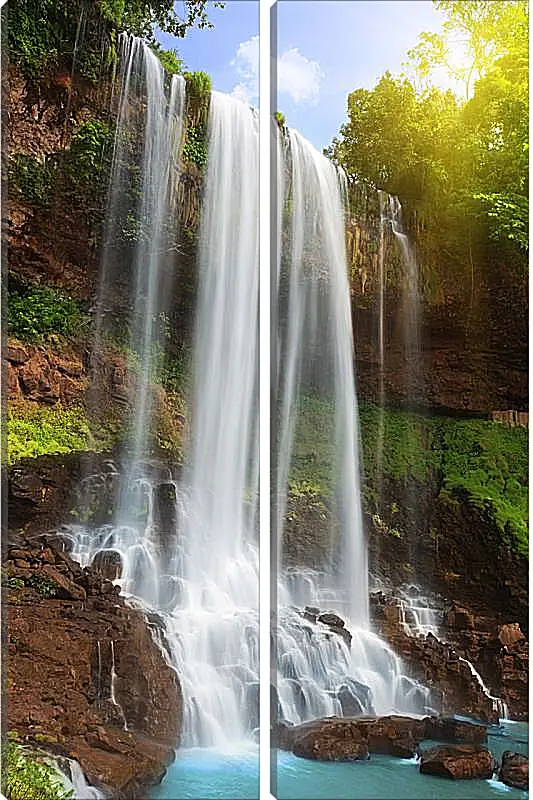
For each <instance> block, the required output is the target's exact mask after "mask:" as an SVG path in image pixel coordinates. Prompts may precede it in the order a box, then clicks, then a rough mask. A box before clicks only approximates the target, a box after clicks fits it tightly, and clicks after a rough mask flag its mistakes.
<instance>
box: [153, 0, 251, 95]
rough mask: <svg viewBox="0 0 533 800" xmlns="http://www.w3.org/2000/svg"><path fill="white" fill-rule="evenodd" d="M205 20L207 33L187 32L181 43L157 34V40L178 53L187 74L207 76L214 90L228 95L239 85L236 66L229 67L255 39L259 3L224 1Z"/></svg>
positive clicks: (249, 0)
mask: <svg viewBox="0 0 533 800" xmlns="http://www.w3.org/2000/svg"><path fill="white" fill-rule="evenodd" d="M209 17H210V19H211V21H212V22H213V24H214V26H215V27H214V28H213V29H211V30H209V29H206V30H191V31H189V32H188V33H187V36H186V37H185V38H184V39H175V38H174V37H173V36H168V35H166V34H162V33H159V34H158V39H159V41H160V42H161V44H162V45H163V47H164V48H165V49H168V50H170V49H176V50H178V52H179V55H180V57H181V58H182V59H183V60H184V61H185V63H186V65H187V67H188V68H189V69H190V70H191V72H195V71H197V70H200V71H202V72H207V73H209V75H211V82H212V86H213V88H214V89H217V90H218V91H221V92H232V91H233V90H234V88H235V86H236V85H238V83H239V74H238V65H236V64H232V61H234V59H235V58H236V56H237V51H238V48H239V45H240V44H241V43H242V42H248V41H250V40H251V39H252V38H253V37H256V36H258V35H259V3H258V2H257V0H227V2H226V6H225V8H223V9H218V8H212V9H210V11H209ZM252 99H255V98H252Z"/></svg>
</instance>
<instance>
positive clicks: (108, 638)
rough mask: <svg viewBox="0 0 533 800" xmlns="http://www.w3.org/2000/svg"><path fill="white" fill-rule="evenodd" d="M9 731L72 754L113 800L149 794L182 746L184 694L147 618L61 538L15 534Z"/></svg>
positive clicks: (10, 577)
mask: <svg viewBox="0 0 533 800" xmlns="http://www.w3.org/2000/svg"><path fill="white" fill-rule="evenodd" d="M3 582H4V585H5V584H7V593H8V600H9V634H8V638H9V656H8V702H9V729H10V730H11V731H13V732H14V733H13V735H14V736H16V737H17V739H18V740H19V741H23V742H28V743H33V744H36V745H39V746H41V747H43V746H44V747H47V748H49V749H51V750H52V751H53V752H57V753H60V754H63V755H66V756H68V757H70V758H74V759H76V760H77V761H79V763H80V764H81V767H82V769H83V771H84V772H85V774H86V776H87V778H88V780H89V782H90V783H92V784H95V785H103V786H104V787H107V788H108V789H110V790H112V793H113V797H128V798H129V797H144V796H145V793H146V791H147V789H146V787H147V785H149V784H150V783H153V782H158V781H159V780H160V779H161V778H162V776H163V775H164V773H165V768H166V766H168V764H169V763H170V762H171V761H172V759H173V757H174V748H175V747H177V746H178V744H179V738H180V725H181V708H182V705H181V691H180V685H179V681H178V678H177V675H176V673H175V671H174V670H173V668H172V667H170V666H169V664H168V663H167V661H166V659H165V657H164V655H163V653H162V651H161V649H160V648H159V647H158V645H157V644H156V643H155V640H154V638H153V636H152V634H151V632H150V629H149V627H148V625H147V623H146V620H145V619H144V616H143V614H142V613H141V612H140V611H138V610H136V609H133V608H131V607H129V606H127V605H126V604H125V602H124V599H123V597H122V596H120V594H119V590H118V587H115V586H114V585H113V584H112V583H111V582H110V581H108V580H106V579H105V578H104V577H103V576H102V574H101V573H99V572H98V571H96V570H94V569H91V568H85V569H82V568H81V567H80V566H79V565H78V564H76V563H75V562H73V561H72V560H71V559H70V558H69V557H68V555H67V554H65V553H64V552H63V551H62V550H61V546H60V544H59V543H58V541H57V540H49V539H47V537H46V536H40V537H36V538H33V539H31V540H27V539H24V538H22V537H16V536H14V537H12V539H11V542H10V545H9V549H8V559H7V563H6V564H5V573H4V579H3Z"/></svg>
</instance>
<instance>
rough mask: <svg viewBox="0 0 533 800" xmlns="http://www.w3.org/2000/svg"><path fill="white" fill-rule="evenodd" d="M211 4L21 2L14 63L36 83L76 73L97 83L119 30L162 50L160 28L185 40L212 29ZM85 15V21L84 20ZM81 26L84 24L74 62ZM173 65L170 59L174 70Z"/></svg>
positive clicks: (14, 7) (14, 26)
mask: <svg viewBox="0 0 533 800" xmlns="http://www.w3.org/2000/svg"><path fill="white" fill-rule="evenodd" d="M223 6H224V4H223V3H221V2H218V1H217V2H210V0H184V2H182V3H179V4H178V3H175V2H174V0H127V2H126V0H91V2H85V0H17V2H15V3H12V4H10V7H9V28H8V42H9V55H10V59H11V60H12V61H13V62H14V63H16V64H18V65H19V67H20V69H21V71H22V74H23V75H24V77H25V78H27V79H28V80H30V81H37V80H38V79H39V80H42V78H43V76H44V75H45V73H48V74H52V72H53V71H58V70H59V71H61V70H64V71H68V72H70V71H71V69H72V68H73V66H74V67H75V69H76V72H77V73H78V74H79V75H81V76H82V77H84V78H86V79H88V80H91V81H97V80H98V77H99V76H100V74H101V72H102V69H103V68H105V67H106V66H107V64H109V61H110V58H112V54H113V46H112V39H113V37H112V34H113V30H117V29H118V30H123V31H126V32H128V33H132V34H134V35H136V36H140V37H142V38H145V39H147V40H148V41H149V42H151V43H153V44H156V39H155V33H154V26H157V27H158V28H160V29H161V30H162V31H165V32H166V33H170V34H172V35H173V36H177V37H180V38H183V37H184V36H185V35H186V33H187V31H188V30H189V29H190V28H193V27H198V28H210V27H212V23H211V22H210V20H209V10H210V7H213V8H223ZM82 15H83V16H82ZM80 20H81V21H84V25H83V36H81V37H79V41H78V47H77V49H76V54H75V64H73V58H74V43H75V41H76V38H77V34H78V26H79V24H80ZM172 63H174V65H175V62H173V61H172V60H171V59H169V65H171V64H172Z"/></svg>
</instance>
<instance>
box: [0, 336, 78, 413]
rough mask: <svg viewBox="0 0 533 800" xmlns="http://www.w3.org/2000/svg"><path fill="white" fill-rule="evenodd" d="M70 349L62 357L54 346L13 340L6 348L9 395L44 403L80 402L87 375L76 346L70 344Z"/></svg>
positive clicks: (14, 397) (15, 398) (70, 403)
mask: <svg viewBox="0 0 533 800" xmlns="http://www.w3.org/2000/svg"><path fill="white" fill-rule="evenodd" d="M68 351H69V352H68V355H67V356H60V355H59V354H58V353H56V352H55V351H54V349H53V348H45V347H42V346H39V347H36V346H34V345H27V346H23V345H21V344H20V343H19V342H16V341H14V340H13V341H11V342H10V343H9V345H8V348H7V362H8V365H7V366H8V398H9V399H10V400H19V399H26V400H32V401H34V402H37V403H41V404H44V405H54V404H55V403H57V402H58V401H59V400H61V402H62V403H63V404H64V405H67V406H68V405H73V404H76V403H81V402H82V401H83V399H84V394H85V390H86V388H87V376H86V373H85V369H84V367H83V364H82V362H81V359H80V358H79V357H78V356H77V354H76V346H75V345H69V348H68Z"/></svg>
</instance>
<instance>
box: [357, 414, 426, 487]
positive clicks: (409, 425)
mask: <svg viewBox="0 0 533 800" xmlns="http://www.w3.org/2000/svg"><path fill="white" fill-rule="evenodd" d="M359 419H360V426H361V439H362V447H363V467H364V474H365V476H366V477H367V478H368V480H369V481H370V482H371V483H373V482H374V480H373V479H374V477H375V475H376V472H377V470H378V468H379V459H380V458H381V459H382V464H381V469H383V471H384V472H385V473H386V474H387V475H390V476H391V477H393V478H396V479H400V478H408V477H413V478H416V479H417V480H420V481H423V480H425V479H426V478H427V476H428V474H429V469H430V462H429V460H428V451H427V427H426V421H425V420H424V418H422V417H419V416H417V415H416V414H411V413H409V412H405V411H395V410H386V411H383V412H380V409H379V408H378V407H377V406H375V405H370V404H368V405H363V406H361V408H360V409H359ZM380 440H382V441H383V443H384V446H383V448H380V447H379V441H380Z"/></svg>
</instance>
